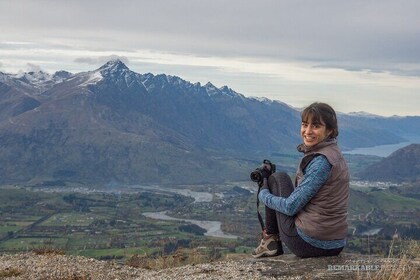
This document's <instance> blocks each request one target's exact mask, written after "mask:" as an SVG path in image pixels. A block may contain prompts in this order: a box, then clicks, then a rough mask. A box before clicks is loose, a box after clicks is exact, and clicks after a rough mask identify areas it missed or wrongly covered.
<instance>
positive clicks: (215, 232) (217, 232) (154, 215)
mask: <svg viewBox="0 0 420 280" xmlns="http://www.w3.org/2000/svg"><path fill="white" fill-rule="evenodd" d="M143 215H144V216H146V217H148V218H151V219H156V220H166V221H182V222H187V223H191V224H195V225H197V226H199V227H201V228H203V229H205V230H206V231H207V232H206V233H205V234H204V235H206V236H212V237H222V238H232V239H236V238H238V237H237V236H235V235H230V234H225V233H224V232H223V231H222V229H221V226H222V223H221V222H219V221H198V220H190V219H178V218H174V217H171V216H168V215H167V214H166V211H162V212H145V213H143Z"/></svg>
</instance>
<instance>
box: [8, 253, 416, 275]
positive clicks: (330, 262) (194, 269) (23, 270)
mask: <svg viewBox="0 0 420 280" xmlns="http://www.w3.org/2000/svg"><path fill="white" fill-rule="evenodd" d="M395 270H401V271H403V270H404V271H406V272H405V273H409V274H407V276H408V277H410V276H418V275H420V274H419V273H420V271H419V270H420V260H418V259H412V260H406V259H392V258H380V257H375V256H366V255H353V254H341V255H340V256H338V257H325V258H311V259H300V258H297V257H295V256H293V255H283V256H278V257H274V258H263V259H253V258H244V259H241V260H226V261H221V262H213V263H205V264H197V265H187V266H182V267H176V268H170V269H163V270H147V269H142V268H134V267H130V266H127V265H120V264H116V263H114V262H109V261H99V260H95V259H90V258H85V257H80V256H66V255H58V254H44V255H37V254H34V253H24V254H15V255H1V256H0V279H25V280H28V279H43V280H49V279H55V280H57V279H60V280H87V279H95V280H101V279H106V280H108V279H110V280H111V279H112V280H116V279H121V280H123V279H124V280H125V279H171V280H175V279H183V280H184V279H391V278H389V277H386V275H388V274H389V273H392V271H395ZM381 274H382V275H383V276H385V277H386V278H385V277H378V276H380V275H381ZM402 279H414V278H402Z"/></svg>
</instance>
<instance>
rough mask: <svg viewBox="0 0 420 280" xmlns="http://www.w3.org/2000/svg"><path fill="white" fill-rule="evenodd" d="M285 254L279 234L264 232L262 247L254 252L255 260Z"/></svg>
mask: <svg viewBox="0 0 420 280" xmlns="http://www.w3.org/2000/svg"><path fill="white" fill-rule="evenodd" d="M282 254H283V247H282V245H281V241H280V238H279V235H278V234H267V233H266V232H265V231H263V232H262V238H261V242H260V245H259V246H258V247H257V248H256V249H255V250H254V252H252V256H253V257H254V258H261V257H274V256H278V255H282Z"/></svg>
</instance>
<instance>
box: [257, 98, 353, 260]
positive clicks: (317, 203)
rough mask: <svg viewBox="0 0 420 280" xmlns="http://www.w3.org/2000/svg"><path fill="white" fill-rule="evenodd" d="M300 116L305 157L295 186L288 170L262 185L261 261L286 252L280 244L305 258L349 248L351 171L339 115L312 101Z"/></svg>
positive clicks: (260, 197)
mask: <svg viewBox="0 0 420 280" xmlns="http://www.w3.org/2000/svg"><path fill="white" fill-rule="evenodd" d="M301 117H302V126H301V136H302V140H303V144H301V145H300V146H299V147H298V150H299V151H300V152H303V154H304V156H303V158H302V160H301V162H300V164H299V167H298V170H297V173H296V182H295V186H293V183H292V181H291V179H290V177H289V175H288V174H286V173H284V172H279V173H274V174H272V175H271V176H270V175H269V174H267V176H269V177H268V178H264V179H263V181H262V182H261V184H260V186H261V187H262V189H261V191H260V193H259V195H258V197H259V199H260V200H261V202H263V203H264V204H265V206H266V209H265V224H266V226H265V228H264V229H263V232H262V239H261V242H260V245H259V246H258V247H257V248H256V249H255V251H254V252H253V256H254V257H257V258H259V257H270V256H277V255H281V254H283V247H282V242H283V243H284V244H286V246H287V247H288V248H289V250H290V251H292V253H294V254H295V255H296V256H298V257H302V258H307V257H320V256H336V255H338V254H340V252H341V251H342V250H343V248H344V245H345V244H346V235H347V228H348V225H347V221H346V219H347V205H348V198H349V171H348V167H347V164H346V162H345V160H344V158H343V156H342V154H341V151H340V149H339V148H338V146H337V141H336V139H335V137H337V135H338V126H337V118H336V114H335V111H334V109H333V108H332V107H331V106H329V105H328V104H325V103H313V104H311V105H309V106H308V107H306V108H305V109H304V110H303V112H302V114H301Z"/></svg>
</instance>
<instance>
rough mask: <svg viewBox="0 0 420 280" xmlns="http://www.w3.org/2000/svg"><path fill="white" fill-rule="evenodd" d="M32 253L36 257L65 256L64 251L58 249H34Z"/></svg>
mask: <svg viewBox="0 0 420 280" xmlns="http://www.w3.org/2000/svg"><path fill="white" fill-rule="evenodd" d="M32 252H33V253H35V254H36V255H65V254H66V252H64V250H61V249H58V248H49V247H41V248H35V249H32Z"/></svg>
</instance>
